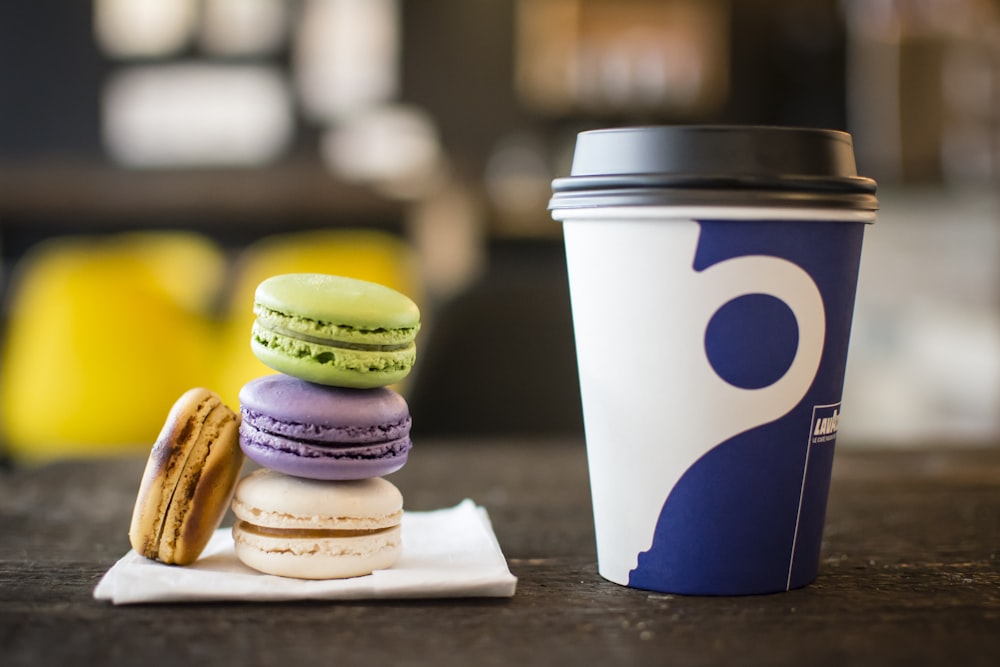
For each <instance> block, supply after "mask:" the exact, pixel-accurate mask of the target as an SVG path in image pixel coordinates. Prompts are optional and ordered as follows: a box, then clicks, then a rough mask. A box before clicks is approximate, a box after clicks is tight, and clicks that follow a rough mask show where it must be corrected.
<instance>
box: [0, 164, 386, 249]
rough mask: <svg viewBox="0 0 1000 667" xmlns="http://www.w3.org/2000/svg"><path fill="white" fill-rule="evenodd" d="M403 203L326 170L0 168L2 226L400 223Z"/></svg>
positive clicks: (310, 167) (45, 228)
mask: <svg viewBox="0 0 1000 667" xmlns="http://www.w3.org/2000/svg"><path fill="white" fill-rule="evenodd" d="M403 212H404V205H403V204H402V203H400V202H394V201H391V200H389V199H386V198H384V197H381V196H379V195H378V194H377V193H375V192H373V191H372V190H371V189H369V188H366V187H362V186H355V185H350V184H346V183H343V182H341V181H338V180H337V179H336V178H334V177H333V176H331V175H330V174H329V173H328V172H326V171H324V170H323V168H322V167H321V166H320V165H316V164H308V163H301V164H287V165H281V166H275V167H267V168H262V169H245V170H239V169H232V170H203V171H195V170H169V171H168V170H147V171H138V170H126V169H119V168H114V167H109V166H101V165H91V164H78V163H36V164H27V165H20V164H0V227H6V228H9V227H10V226H11V225H15V226H17V225H22V226H24V225H27V226H30V228H31V229H32V230H33V231H35V232H43V231H52V232H53V233H55V232H59V231H62V230H63V229H64V228H67V227H72V226H73V225H74V222H76V221H82V222H85V223H86V224H87V226H88V229H89V230H94V229H95V228H96V229H101V228H119V227H121V226H123V224H124V225H127V226H135V227H137V228H138V227H143V226H149V225H157V224H164V223H165V222H170V223H171V224H178V225H181V226H183V225H184V224H185V223H187V224H191V223H195V224H198V225H205V224H210V225H217V226H219V227H220V228H225V227H226V226H231V225H252V226H258V227H268V226H271V225H274V224H275V223H276V222H280V221H294V223H295V224H296V225H299V226H316V225H344V224H351V225H354V224H383V225H393V224H396V225H398V224H400V220H401V219H402V216H403Z"/></svg>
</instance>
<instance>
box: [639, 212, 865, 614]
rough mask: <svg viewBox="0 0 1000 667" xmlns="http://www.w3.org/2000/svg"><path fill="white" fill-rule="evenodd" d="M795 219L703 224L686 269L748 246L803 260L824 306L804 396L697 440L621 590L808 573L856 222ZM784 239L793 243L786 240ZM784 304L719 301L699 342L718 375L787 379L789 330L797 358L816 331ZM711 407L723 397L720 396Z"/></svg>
mask: <svg viewBox="0 0 1000 667" xmlns="http://www.w3.org/2000/svg"><path fill="white" fill-rule="evenodd" d="M795 224H796V223H794V222H761V223H755V224H753V225H746V224H745V223H744V225H742V226H741V225H734V224H732V223H728V224H727V223H725V222H703V223H701V227H702V233H701V240H700V243H699V249H698V257H697V258H696V260H695V262H694V267H696V269H697V268H698V267H700V270H701V271H702V272H704V273H709V272H711V271H712V270H713V269H714V268H715V267H718V266H723V265H725V264H726V263H727V262H732V261H740V260H739V258H737V259H732V258H731V253H733V252H747V251H749V252H762V251H767V252H769V253H773V254H772V256H773V257H775V259H779V258H780V259H781V260H782V261H794V262H795V263H796V265H797V266H802V267H805V268H804V269H803V272H807V271H808V275H809V276H810V282H812V283H813V284H814V285H816V288H817V290H818V291H819V293H821V295H822V296H821V298H822V299H823V302H824V305H823V312H822V317H823V319H824V320H825V322H826V324H825V326H824V327H823V338H821V339H820V344H821V346H822V347H823V354H822V357H821V358H820V359H818V360H817V361H818V363H817V364H816V366H815V367H814V373H813V375H812V377H809V378H808V382H805V384H804V385H799V388H800V389H801V393H797V392H789V393H788V394H787V395H786V397H785V399H784V400H783V402H782V403H781V407H780V409H779V408H778V406H777V405H776V406H775V409H774V411H773V412H772V413H771V416H772V418H771V419H766V420H759V421H757V423H752V422H753V420H750V419H748V420H746V421H745V422H744V424H745V425H746V426H745V428H739V429H737V428H736V424H735V423H733V429H731V430H732V432H731V433H729V434H728V435H726V436H724V437H719V438H718V440H716V442H714V443H712V444H711V445H708V446H706V447H705V449H704V451H703V452H702V454H701V456H699V457H698V459H697V460H696V461H692V462H691V465H690V466H688V467H687V468H686V469H685V470H684V471H683V472H682V474H681V475H680V476H679V477H678V478H677V479H676V481H675V483H674V484H673V485H672V486H671V487H670V488H669V489H668V490H667V494H666V499H665V501H664V502H663V503H662V505H661V508H660V510H659V514H658V517H657V521H656V525H655V529H654V530H653V531H652V533H651V534H650V536H649V537H650V538H651V539H650V543H648V544H647V545H646V546H645V547H643V549H641V550H640V553H638V554H637V560H636V563H635V564H634V567H633V569H632V570H631V571H630V573H629V577H628V584H629V585H630V586H634V587H638V588H648V589H653V590H667V591H671V592H676V593H693V594H736V593H765V592H773V591H779V590H787V589H790V588H796V587H799V586H803V585H805V584H808V583H809V582H811V581H812V580H813V579H814V578H815V576H816V571H817V568H818V561H819V548H820V542H821V538H822V527H823V522H824V518H825V510H826V496H827V491H828V487H829V478H830V469H831V467H832V461H833V447H834V442H835V438H836V431H837V427H838V425H839V415H840V403H839V401H840V395H841V391H842V387H843V373H844V364H845V361H846V351H847V342H848V337H849V332H850V319H851V313H852V311H853V300H854V288H855V285H856V275H857V274H856V270H857V263H858V260H859V256H860V243H861V230H862V229H863V226H862V225H853V224H849V223H835V222H828V223H815V222H812V223H809V225H808V227H806V228H804V229H803V228H802V226H801V225H802V224H803V223H798V224H799V225H800V227H799V228H798V229H790V228H789V227H788V225H795ZM761 225H763V227H761ZM751 228H754V229H751ZM767 232H771V233H770V234H768V233H767ZM793 236H794V237H797V239H798V240H797V241H794V242H791V241H790V239H791V238H792V237H793ZM768 237H770V238H771V240H770V241H768ZM803 237H804V238H803ZM810 241H811V242H810ZM817 251H818V252H817ZM716 262H718V263H716ZM785 305H787V302H786V301H785V300H784V299H783V298H780V297H779V295H777V294H765V293H763V292H761V293H756V294H751V295H747V296H743V297H736V298H734V299H732V300H730V301H728V302H726V303H725V304H723V305H722V306H721V307H719V308H717V310H716V311H715V313H714V314H713V316H712V318H711V319H710V321H709V323H708V326H707V327H706V329H705V335H704V345H703V349H704V351H705V355H706V357H707V358H708V359H709V362H710V364H711V365H712V368H713V370H714V371H715V372H716V373H717V374H718V376H719V377H720V378H722V379H723V380H724V381H726V382H727V383H729V384H730V385H734V386H740V387H746V388H749V389H750V390H758V391H759V390H761V389H763V388H765V387H773V386H774V384H768V383H769V382H773V383H776V382H778V381H779V380H777V379H776V378H781V379H782V380H783V379H784V377H787V373H786V375H782V373H783V372H785V371H784V368H785V367H787V366H789V365H790V364H789V362H788V361H787V356H788V353H787V346H788V345H789V344H790V343H792V342H793V341H795V339H796V338H798V339H799V340H798V341H797V344H798V349H799V352H798V354H801V344H802V340H801V338H802V337H803V335H807V336H808V335H814V334H809V333H805V334H803V329H802V324H803V320H802V319H801V317H799V316H798V315H797V314H795V309H786V308H785V307H784V306H785ZM789 311H792V312H789ZM745 338H753V341H752V342H750V343H748V342H746V340H745ZM754 345H756V346H759V347H760V348H761V349H758V350H755V349H752V348H753V346H754ZM782 348H785V349H786V352H785V353H784V354H783V353H782ZM747 355H749V358H748V356H747ZM803 380H805V378H804V377H803ZM720 405H726V406H728V403H725V402H724V399H722V398H721V397H720ZM777 412H780V413H781V414H775V413H777Z"/></svg>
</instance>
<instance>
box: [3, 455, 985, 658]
mask: <svg viewBox="0 0 1000 667" xmlns="http://www.w3.org/2000/svg"><path fill="white" fill-rule="evenodd" d="M143 463H144V461H142V460H138V459H130V460H113V461H97V462H82V463H81V462H63V463H58V464H53V465H49V466H46V467H42V468H37V469H32V470H18V471H6V472H0V664H2V665H5V666H11V667H12V666H13V665H60V664H73V665H88V664H94V665H119V664H121V665H142V666H144V667H154V666H156V665H172V666H177V665H194V664H233V665H252V664H258V665H293V664H306V663H308V664H336V665H352V664H364V665H377V666H382V665H442V666H443V665H475V666H478V665H518V666H519V667H523V666H527V665H560V664H567V665H568V664H573V665H619V664H621V665H629V664H650V665H654V664H655V665H679V666H684V665H729V664H739V665H743V664H767V665H786V664H787V665H796V666H801V665H803V664H808V665H866V664H873V665H897V664H898V665H907V666H908V667H911V666H913V665H991V666H993V665H997V664H1000V447H998V448H986V449H966V450H953V449H946V448H941V449H937V450H926V451H925V450H920V451H868V450H858V449H845V448H841V450H840V451H839V452H838V453H837V463H836V466H835V473H834V481H833V488H832V490H831V499H830V505H829V511H828V518H827V529H826V534H825V542H824V551H823V561H822V565H821V570H820V576H819V579H818V580H817V581H816V583H814V584H813V585H811V586H808V587H807V588H805V589H802V590H798V591H792V592H788V593H780V594H775V595H766V596H752V597H742V598H697V597H682V596H673V595H662V594H653V593H649V592H644V591H639V590H632V589H628V588H624V587H621V586H617V585H615V584H612V583H609V582H607V581H605V580H603V579H602V578H601V577H600V576H599V575H598V574H597V569H596V563H595V551H594V544H593V539H594V535H593V527H592V524H591V520H592V515H591V511H590V506H589V502H590V500H589V492H588V488H587V470H586V461H585V454H584V449H583V445H582V442H575V441H573V442H566V441H545V440H539V441H491V442H475V441H472V442H469V441H465V442H462V441H452V442H444V441H441V442H420V443H418V444H417V447H416V448H415V449H414V450H413V454H412V456H411V459H410V463H409V464H408V465H407V467H406V468H404V469H403V470H401V471H400V472H398V473H396V474H395V475H393V476H392V480H393V481H394V482H395V483H396V484H397V485H398V486H399V487H400V489H401V490H402V491H403V494H404V497H405V499H406V504H407V507H408V508H409V509H413V510H422V509H434V508H438V507H446V506H450V505H453V504H455V503H457V502H458V501H460V500H462V499H463V498H467V497H468V498H472V499H474V500H475V501H477V502H478V503H480V504H481V505H484V506H485V507H486V508H487V509H488V510H489V512H490V516H491V518H492V520H493V523H494V527H495V530H496V533H497V537H498V539H499V541H500V544H501V546H502V548H503V550H504V552H505V554H506V556H507V558H508V561H509V564H510V568H511V571H512V572H513V573H514V574H515V575H517V576H518V578H519V581H518V590H517V594H516V595H515V596H514V597H513V598H511V599H499V600H498V599H493V600H437V601H419V600H417V601H383V602H350V603H344V602H310V603H301V602H299V603H279V604H274V603H271V604H259V603H215V604H198V605H195V604H173V605H140V606H123V607H115V606H113V605H111V604H109V603H107V602H99V601H96V600H94V599H93V597H92V593H93V589H94V586H95V585H96V583H97V581H98V579H99V578H100V577H101V575H102V574H103V573H104V572H105V571H106V570H107V568H108V567H110V566H111V565H112V564H113V563H114V562H115V561H116V560H117V559H118V558H119V557H120V556H121V555H122V554H123V553H124V552H125V551H126V550H127V549H128V542H127V537H126V532H127V529H128V521H129V515H130V513H131V508H132V502H133V500H134V496H135V491H136V488H137V486H138V481H139V477H140V474H141V470H142V465H143Z"/></svg>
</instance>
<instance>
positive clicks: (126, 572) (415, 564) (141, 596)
mask: <svg viewBox="0 0 1000 667" xmlns="http://www.w3.org/2000/svg"><path fill="white" fill-rule="evenodd" d="M402 530H403V555H402V557H401V558H400V559H399V561H398V562H397V563H396V565H394V566H393V567H392V568H390V569H387V570H377V571H375V572H373V573H372V574H370V575H367V576H364V577H355V578H353V579H328V580H322V581H309V580H304V579H290V578H286V577H277V576H273V575H269V574H261V573H260V572H257V571H256V570H252V569H250V568H249V567H247V566H245V565H243V563H241V562H240V561H239V560H238V559H237V558H236V554H235V552H234V550H233V538H232V535H231V534H230V529H229V528H220V529H219V530H217V531H216V532H215V534H214V535H213V536H212V539H211V541H209V543H208V546H206V547H205V550H204V551H203V552H202V554H201V557H200V558H199V559H198V560H197V561H195V562H194V563H192V564H191V565H187V566H184V567H178V566H171V565H164V564H162V563H158V562H156V561H152V560H149V559H147V558H143V557H142V556H140V555H139V554H137V553H136V552H135V551H134V550H133V551H129V552H128V553H127V554H125V555H124V556H123V557H122V558H121V559H120V560H119V561H118V562H117V563H115V564H114V565H113V566H112V567H111V569H110V570H108V571H107V573H105V575H104V577H103V578H102V579H101V581H100V582H99V583H98V584H97V588H95V589H94V597H95V598H97V599H98V600H110V601H111V602H113V603H114V604H135V603H142V602H191V601H210V600H211V601H218V600H243V601H250V600H360V599H376V598H442V597H511V596H513V595H514V589H515V588H516V586H517V578H516V577H515V576H514V575H513V574H511V572H510V570H509V569H508V567H507V561H506V559H505V558H504V555H503V552H502V551H501V550H500V545H499V544H498V543H497V539H496V535H495V534H494V533H493V526H492V524H491V523H490V519H489V516H488V514H487V513H486V509H485V508H483V507H480V506H478V505H476V504H475V503H473V502H472V501H471V500H468V499H467V500H464V501H462V502H461V503H459V504H458V505H456V506H455V507H451V508H447V509H440V510H435V511H432V512H405V513H404V514H403V522H402Z"/></svg>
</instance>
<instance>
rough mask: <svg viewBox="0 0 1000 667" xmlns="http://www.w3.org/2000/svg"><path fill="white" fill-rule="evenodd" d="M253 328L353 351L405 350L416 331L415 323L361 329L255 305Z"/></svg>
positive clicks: (411, 341)
mask: <svg viewBox="0 0 1000 667" xmlns="http://www.w3.org/2000/svg"><path fill="white" fill-rule="evenodd" d="M253 312H254V315H256V316H257V319H256V323H255V324H256V325H257V327H259V328H260V329H262V330H264V331H269V332H273V333H274V334H277V335H281V336H287V337H289V338H295V339H298V340H302V341H303V342H309V343H315V344H319V345H329V346H347V345H351V346H358V345H360V346H361V347H360V348H357V349H373V348H377V347H387V348H388V349H390V350H392V349H406V348H407V347H409V346H410V345H412V344H413V341H414V339H415V338H416V336H417V333H418V332H419V330H420V325H419V323H418V324H416V325H414V326H409V327H399V328H387V327H384V326H376V327H371V328H364V327H358V326H352V325H349V324H344V323H335V322H323V321H320V320H315V319H311V318H308V317H303V316H301V315H289V314H286V313H283V312H281V311H279V310H275V309H273V308H268V307H267V306H264V305H262V304H260V303H255V304H254V308H253Z"/></svg>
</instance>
